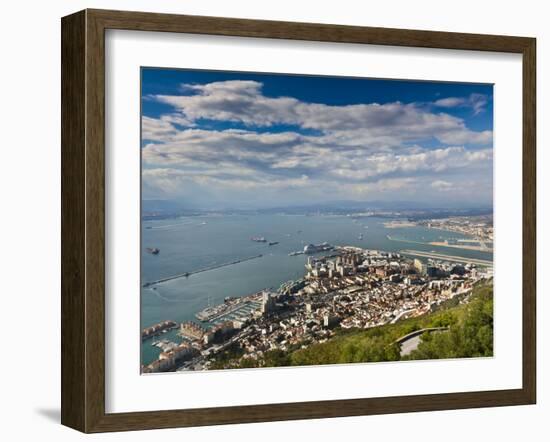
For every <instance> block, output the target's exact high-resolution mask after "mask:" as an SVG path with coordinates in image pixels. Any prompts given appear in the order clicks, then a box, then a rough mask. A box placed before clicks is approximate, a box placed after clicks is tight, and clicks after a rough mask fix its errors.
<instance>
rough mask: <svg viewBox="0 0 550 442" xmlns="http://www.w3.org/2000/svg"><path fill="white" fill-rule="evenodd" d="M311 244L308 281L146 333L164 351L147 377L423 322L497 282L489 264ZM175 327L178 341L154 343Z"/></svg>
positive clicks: (166, 323)
mask: <svg viewBox="0 0 550 442" xmlns="http://www.w3.org/2000/svg"><path fill="white" fill-rule="evenodd" d="M491 236H492V235H491ZM262 239H263V238H262ZM487 239H488V238H487ZM491 239H492V238H491ZM309 246H311V247H310V248H309V249H307V250H304V252H302V253H304V254H306V255H309V256H308V257H307V261H306V264H305V269H304V276H303V278H301V279H298V280H295V281H287V282H286V283H284V284H282V285H281V286H280V287H279V289H277V290H267V289H266V290H263V291H260V292H258V293H253V294H250V295H246V296H241V297H227V298H225V300H224V301H223V303H221V304H219V305H214V306H210V305H209V306H208V307H206V308H205V309H204V310H202V311H200V312H198V313H197V314H196V315H195V319H196V321H186V322H183V323H180V324H177V323H175V322H174V321H170V320H167V321H164V322H162V323H160V324H156V325H155V326H153V327H148V328H147V329H145V330H143V331H142V340H144V341H145V340H149V339H152V343H151V345H154V346H157V347H159V348H160V349H161V353H160V355H159V357H158V359H157V360H155V361H153V362H152V363H150V364H148V365H143V366H142V367H141V371H142V373H160V372H173V371H189V370H209V369H213V368H219V364H218V365H215V362H216V361H217V360H218V359H219V358H220V357H222V356H223V354H224V352H226V351H228V350H231V349H238V350H239V354H241V355H242V356H240V357H241V358H242V359H251V360H256V361H257V360H259V359H261V358H262V356H263V355H264V354H265V353H266V352H269V351H272V350H283V351H284V350H287V349H288V348H290V347H292V348H296V347H299V348H307V346H310V345H313V344H316V343H322V342H326V341H328V340H330V339H331V337H333V336H334V334H335V332H336V331H337V330H338V329H369V328H372V327H377V326H381V325H384V324H391V323H395V322H397V321H400V320H402V319H405V318H411V317H418V316H421V315H424V314H427V313H430V312H434V311H436V310H438V309H439V308H440V306H441V305H443V304H444V303H446V302H447V301H449V300H451V299H454V300H455V301H457V302H459V303H465V302H468V297H469V295H470V294H471V292H472V289H473V287H474V285H476V284H477V283H479V282H481V281H487V282H491V281H492V277H493V267H492V262H490V261H484V260H468V259H464V258H459V259H454V257H451V256H445V255H439V254H435V253H433V254H431V253H418V252H416V253H411V252H410V251H409V252H408V253H397V252H385V251H380V250H370V249H364V248H359V247H352V246H343V247H338V246H330V245H328V244H326V243H323V244H320V245H318V246H314V245H309ZM309 246H307V247H309ZM312 247H313V249H315V250H314V252H315V253H311V252H312V251H313V249H312ZM322 252H325V253H324V254H323V253H322ZM326 252H330V254H328V253H326ZM174 328H177V329H178V337H179V340H180V342H172V341H170V340H167V339H163V340H155V339H157V338H155V336H159V335H160V334H162V333H165V330H171V329H174ZM214 365H215V366H214ZM224 368H232V367H231V366H227V367H224Z"/></svg>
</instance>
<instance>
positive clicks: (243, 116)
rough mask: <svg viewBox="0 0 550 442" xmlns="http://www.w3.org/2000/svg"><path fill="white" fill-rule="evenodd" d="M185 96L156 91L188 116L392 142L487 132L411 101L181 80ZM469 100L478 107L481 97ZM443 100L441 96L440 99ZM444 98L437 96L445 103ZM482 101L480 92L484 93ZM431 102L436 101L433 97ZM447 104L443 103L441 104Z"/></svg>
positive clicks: (479, 139) (475, 139) (484, 140)
mask: <svg viewBox="0 0 550 442" xmlns="http://www.w3.org/2000/svg"><path fill="white" fill-rule="evenodd" d="M182 89H183V90H184V92H186V93H189V92H190V93H191V94H190V95H156V96H154V98H155V99H156V100H158V101H160V102H162V103H166V104H170V105H171V106H173V107H174V108H175V109H176V110H177V112H179V113H180V114H181V116H182V118H184V119H186V120H190V121H196V120H198V119H210V120H217V121H231V122H235V123H241V124H245V125H248V126H258V127H269V126H271V125H273V124H289V125H296V126H298V127H300V128H303V129H313V130H319V131H323V132H325V133H326V134H333V136H335V137H340V138H348V139H350V138H351V139H353V140H358V139H362V140H364V141H365V142H370V143H373V144H374V143H379V144H393V145H398V144H399V143H402V142H404V141H418V140H425V139H429V138H436V139H438V140H440V141H442V142H444V143H448V141H446V140H447V139H450V138H454V139H461V140H463V141H462V142H463V143H473V144H485V145H487V144H489V143H490V141H491V137H490V136H489V135H490V134H485V135H483V136H479V134H477V133H476V132H473V131H470V130H468V129H467V128H466V126H465V125H464V122H463V120H461V119H460V118H457V117H454V116H452V115H449V114H446V113H431V112H429V111H427V110H425V109H423V108H422V107H420V106H417V105H416V104H414V103H411V104H403V103H400V102H395V103H386V104H377V103H370V104H353V105H343V106H329V105H326V104H319V103H306V102H303V101H299V100H297V99H295V98H291V97H267V96H265V95H263V93H262V84H261V83H259V82H256V81H238V80H233V81H222V82H214V83H209V84H204V85H189V84H186V85H183V86H182ZM473 97H474V95H472V96H471V97H470V100H473V101H475V102H476V103H478V104H479V105H480V106H483V105H482V104H481V103H482V100H483V98H482V97H484V96H479V97H477V98H473ZM445 100H447V101H445ZM449 100H459V99H443V100H438V101H439V102H442V103H446V102H447V103H448V101H449ZM485 100H486V97H485ZM436 103H437V102H436ZM447 107H448V106H447Z"/></svg>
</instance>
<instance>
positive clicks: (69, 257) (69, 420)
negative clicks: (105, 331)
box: [61, 12, 87, 430]
mask: <svg viewBox="0 0 550 442" xmlns="http://www.w3.org/2000/svg"><path fill="white" fill-rule="evenodd" d="M85 22H86V16H85V13H84V12H79V13H77V14H73V15H71V16H69V17H65V18H64V19H63V27H62V34H61V37H62V38H61V40H62V43H61V143H62V149H61V237H62V240H61V422H62V423H63V424H65V425H68V426H71V427H74V428H78V429H81V430H83V429H84V428H85V417H86V408H85V407H86V404H87V401H86V394H85V390H86V388H85V379H84V373H85V369H86V368H85V367H86V362H85V359H86V346H85V321H84V318H85V296H86V289H85V287H84V284H85V262H86V252H85V244H84V242H85V239H84V235H85V225H84V223H85V213H86V207H85V198H84V196H85V195H84V177H85V161H84V152H85V133H86V122H85V115H86V110H85V108H86V100H85V97H84V93H85V91H86V88H85V75H86V69H85V67H86V64H85V52H84V51H83V47H84V41H85V32H84V28H85Z"/></svg>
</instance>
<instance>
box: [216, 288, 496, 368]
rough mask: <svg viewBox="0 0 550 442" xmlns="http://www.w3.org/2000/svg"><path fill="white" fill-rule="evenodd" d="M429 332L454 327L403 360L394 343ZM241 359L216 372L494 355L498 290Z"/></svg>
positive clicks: (234, 357)
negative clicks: (319, 341)
mask: <svg viewBox="0 0 550 442" xmlns="http://www.w3.org/2000/svg"><path fill="white" fill-rule="evenodd" d="M430 327H449V331H445V332H439V333H424V334H423V335H422V339H421V342H420V344H419V346H418V348H417V349H416V350H414V351H413V352H412V353H411V354H409V355H408V356H405V357H403V358H401V356H400V354H399V353H400V346H399V345H398V344H395V343H394V342H395V341H396V340H397V339H398V338H400V337H402V336H404V335H406V334H408V333H411V332H413V331H416V330H421V329H424V328H430ZM304 344H306V345H307V344H308V343H304ZM302 345H303V344H302ZM302 345H300V346H299V347H301V346H302ZM241 355H242V354H241V353H240V352H239V351H238V350H233V351H232V352H228V353H225V354H223V355H221V356H220V357H219V358H218V359H217V361H216V362H215V363H214V365H213V366H212V367H211V368H249V367H278V366H296V365H321V364H344V363H350V362H382V361H398V360H401V359H403V360H405V359H407V360H410V359H441V358H467V357H481V356H492V355H493V285H492V283H486V284H479V285H478V286H476V287H475V288H474V291H473V294H472V295H471V297H470V301H469V302H468V303H467V304H460V305H457V301H454V302H453V301H451V302H448V303H447V305H445V306H443V308H442V309H441V310H439V311H437V312H434V313H430V314H426V315H423V316H420V317H417V318H411V319H406V320H403V321H399V322H398V323H396V324H388V325H383V326H380V327H374V328H371V329H368V330H363V329H351V330H344V329H339V330H337V332H336V336H334V337H333V338H331V339H330V340H329V341H327V342H325V343H322V344H311V345H309V346H308V347H307V348H291V349H289V350H288V351H281V350H275V351H270V352H267V353H266V354H265V355H264V357H263V358H262V359H260V360H249V359H241V358H240V356H241Z"/></svg>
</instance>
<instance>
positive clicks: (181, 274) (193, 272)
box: [143, 254, 263, 287]
mask: <svg viewBox="0 0 550 442" xmlns="http://www.w3.org/2000/svg"><path fill="white" fill-rule="evenodd" d="M262 256H263V255H262V254H260V255H254V256H249V257H248V258H242V259H237V260H235V261H231V262H224V263H222V264H216V265H213V266H210V267H204V268H202V269H198V270H194V271H192V272H185V273H179V274H177V275H172V276H167V277H166V278H161V279H157V280H155V281H149V282H146V283H144V284H143V287H152V286H154V285H157V284H161V283H163V282H168V281H172V280H173V279H179V278H187V277H189V276H191V275H196V274H197V273H203V272H208V271H210V270H216V269H220V268H222V267H227V266H231V265H234V264H240V263H241V262H246V261H250V260H252V259H256V258H261V257H262Z"/></svg>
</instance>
